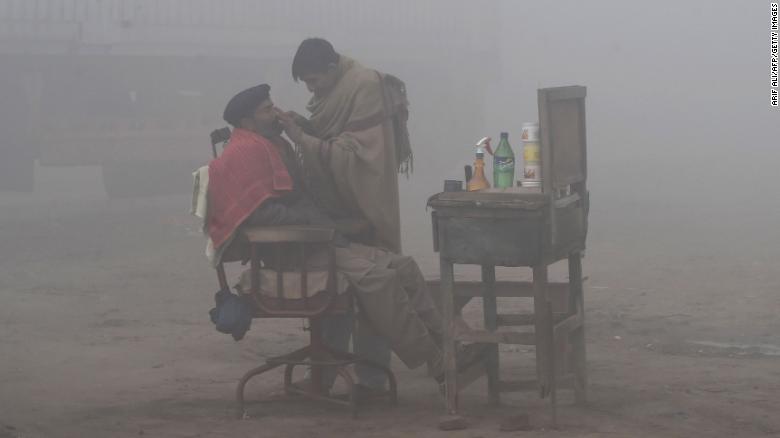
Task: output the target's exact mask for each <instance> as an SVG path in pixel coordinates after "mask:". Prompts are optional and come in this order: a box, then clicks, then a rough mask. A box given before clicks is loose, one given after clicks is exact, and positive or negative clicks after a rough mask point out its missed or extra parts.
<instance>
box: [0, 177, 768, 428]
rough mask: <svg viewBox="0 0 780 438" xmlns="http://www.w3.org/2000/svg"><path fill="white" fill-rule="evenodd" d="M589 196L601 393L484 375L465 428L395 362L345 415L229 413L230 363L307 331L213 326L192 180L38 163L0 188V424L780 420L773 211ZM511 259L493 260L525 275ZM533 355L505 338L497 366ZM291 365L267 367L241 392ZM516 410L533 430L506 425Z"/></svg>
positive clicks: (241, 366)
mask: <svg viewBox="0 0 780 438" xmlns="http://www.w3.org/2000/svg"><path fill="white" fill-rule="evenodd" d="M598 195H599V194H598V193H597V192H595V191H594V196H593V210H592V212H591V233H590V235H589V239H588V251H587V255H586V258H585V265H584V270H585V275H587V276H588V277H589V280H588V281H587V288H586V308H587V342H588V364H589V372H590V388H589V390H590V394H589V395H590V403H589V404H588V405H587V406H586V407H576V406H574V405H573V403H572V396H571V394H570V393H569V392H566V391H563V392H562V394H561V406H562V407H561V410H560V422H561V428H560V430H557V431H553V430H550V429H549V427H548V424H549V410H548V409H547V404H546V402H545V401H543V400H539V399H538V398H536V396H535V394H532V393H527V394H517V395H509V396H506V397H504V399H503V402H504V403H503V407H501V408H500V409H497V410H490V409H488V408H487V407H486V397H485V394H484V389H485V384H484V381H480V382H478V383H476V384H474V385H473V386H471V387H470V388H469V389H468V390H467V391H466V393H465V396H464V398H463V402H462V406H463V411H464V413H466V414H467V415H468V416H469V419H470V423H471V424H470V427H469V428H468V429H467V430H463V431H457V432H440V431H438V430H437V429H436V427H435V426H436V420H437V418H438V416H439V415H441V414H442V404H441V402H440V400H439V398H438V393H437V389H436V387H435V386H434V385H433V384H432V383H431V381H430V379H429V378H428V377H426V375H425V371H424V370H422V369H419V370H414V371H408V370H406V369H404V367H403V365H402V364H400V363H398V362H397V361H396V362H395V363H394V368H395V369H396V371H397V373H398V377H399V380H400V388H399V390H400V405H399V406H398V407H396V408H388V407H386V406H384V405H382V404H376V405H372V406H368V407H366V409H364V410H363V411H362V413H361V416H360V418H358V419H357V420H352V419H350V417H349V415H348V414H347V412H346V411H345V410H343V409H341V408H338V407H330V406H322V405H321V404H316V403H310V402H300V401H297V402H290V401H284V402H279V403H273V404H269V403H263V404H255V405H252V406H251V408H250V414H251V418H250V419H247V420H243V421H239V420H236V419H234V417H233V390H234V385H235V383H236V381H237V379H238V377H239V376H240V375H241V374H242V373H243V372H244V371H245V370H246V369H248V368H250V367H252V366H254V364H255V363H257V361H258V360H260V359H262V358H263V357H266V356H270V355H275V354H279V353H281V352H283V351H287V350H290V349H292V348H294V347H295V346H296V345H300V344H301V343H303V342H304V339H305V334H304V333H303V332H302V331H301V322H300V321H298V320H295V321H285V322H274V321H255V322H254V324H253V327H252V330H251V331H250V333H249V334H248V335H247V337H246V338H245V339H244V340H243V341H241V342H233V340H232V339H230V337H228V336H226V335H222V334H220V333H217V332H216V331H215V330H214V328H213V326H212V324H211V323H210V321H209V320H208V316H207V311H208V309H209V308H210V307H211V306H212V301H211V300H212V294H213V292H214V291H215V290H216V287H215V286H216V279H215V276H214V275H213V271H212V270H210V269H209V267H208V265H207V262H206V260H205V258H204V257H203V247H204V242H203V239H202V237H201V236H200V234H199V231H198V224H197V222H196V221H195V220H194V218H191V217H189V216H188V215H187V209H188V197H187V196H185V195H182V196H166V197H158V198H149V199H133V200H126V201H115V200H108V199H106V198H105V195H104V193H103V192H102V189H101V188H100V186H99V172H98V171H97V170H95V169H92V168H85V169H81V170H78V171H77V170H73V169H71V170H69V171H54V170H42V171H41V172H40V174H39V182H38V190H37V192H36V193H34V194H32V195H20V194H16V195H14V194H0V244H1V245H2V251H0V437H3V438H5V437H25V438H31V437H74V438H75V437H84V438H86V437H139V436H145V437H182V438H183V437H346V436H355V437H407V436H418V437H443V436H448V437H457V438H460V437H463V438H477V437H484V438H487V437H503V436H529V437H534V436H565V437H600V436H616V437H727V436H735V437H749V436H780V416H778V406H780V319H779V318H778V316H777V312H778V309H780V294H779V293H778V291H780V280H778V277H777V275H776V273H777V272H779V271H780V257H778V256H780V249H778V245H777V243H778V242H780V239H778V231H777V227H776V224H777V219H778V216H780V211H777V210H775V211H770V212H768V213H767V214H755V215H750V214H746V211H756V210H750V209H743V208H740V209H736V210H733V211H723V209H721V208H719V205H718V203H717V202H714V201H713V202H712V203H711V205H700V206H697V207H696V208H695V209H694V208H691V207H690V206H687V205H685V204H684V203H668V204H664V205H661V204H658V203H657V202H656V203H655V204H653V203H652V202H642V201H638V200H630V201H629V200H625V201H619V200H617V199H612V200H608V201H609V202H610V204H609V205H606V204H605V202H607V200H604V199H600V198H599V196H598ZM418 201H419V199H413V200H412V201H407V205H406V206H405V208H409V205H410V204H415V206H414V208H415V209H416V210H414V212H415V214H414V215H409V217H408V218H407V217H406V216H405V218H404V220H405V223H404V226H405V229H406V230H408V232H407V233H406V234H405V242H404V243H405V245H406V252H407V253H408V254H410V255H414V256H416V257H417V258H418V260H419V262H420V263H421V265H422V266H423V269H424V271H426V273H427V274H430V275H431V276H435V275H436V271H437V264H436V259H435V256H434V255H433V254H432V253H431V250H430V235H429V233H430V231H429V230H430V228H429V225H428V224H427V222H426V217H425V212H424V208H423V206H422V204H421V203H418ZM653 202H655V201H653ZM415 215H416V216H415ZM771 230H774V231H771ZM554 271H555V272H554V275H553V276H554V277H555V276H557V277H558V278H562V277H561V276H562V275H563V273H562V271H561V270H560V269H558V267H556V269H555V270H554ZM474 272H475V271H473V270H469V269H459V270H457V271H456V273H457V274H458V275H459V276H461V277H464V278H467V277H469V276H470V275H473V274H474ZM518 272H519V274H518V273H515V272H510V271H506V270H500V271H499V278H501V277H502V276H509V275H528V272H526V271H525V270H520V271H518ZM501 305H502V306H513V305H515V304H514V303H511V302H502V303H501ZM476 311H477V309H476V307H470V308H469V311H468V315H470V316H472V317H474V316H476V315H477V313H476ZM531 360H532V352H531V351H529V350H522V349H508V348H506V349H503V350H502V366H503V370H502V372H503V373H504V374H505V375H506V376H507V377H508V376H510V375H512V374H518V373H520V372H522V371H523V370H525V369H527V368H528V367H529V366H530V365H531ZM280 379H281V376H280V374H279V373H270V374H269V375H268V377H266V378H265V379H263V380H262V381H260V382H258V384H257V385H255V386H253V387H252V388H251V389H250V392H249V394H250V396H259V395H261V394H262V393H263V392H268V391H270V390H273V389H275V388H278V387H279V384H280V381H281V380H280ZM515 412H526V413H528V414H529V416H530V418H531V422H532V424H533V426H534V430H533V431H530V432H515V433H506V432H499V431H498V423H499V421H500V420H501V419H502V418H503V417H504V416H506V415H510V414H512V413H515Z"/></svg>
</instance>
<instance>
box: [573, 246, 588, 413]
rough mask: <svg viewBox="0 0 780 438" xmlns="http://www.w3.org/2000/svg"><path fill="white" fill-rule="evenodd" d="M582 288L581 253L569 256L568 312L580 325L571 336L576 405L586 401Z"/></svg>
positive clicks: (583, 299)
mask: <svg viewBox="0 0 780 438" xmlns="http://www.w3.org/2000/svg"><path fill="white" fill-rule="evenodd" d="M584 301H585V297H584V293H583V287H582V253H580V252H575V253H572V254H569V312H572V313H574V312H576V313H578V314H579V315H580V320H581V321H582V325H581V326H580V327H579V328H577V329H576V330H574V332H573V333H572V334H571V343H572V348H573V353H574V360H573V361H572V362H573V364H574V373H575V376H576V377H577V380H576V382H575V385H574V398H575V400H576V402H577V403H578V404H584V403H586V402H587V400H588V390H587V387H588V371H587V364H586V354H585V306H584V304H585V303H584Z"/></svg>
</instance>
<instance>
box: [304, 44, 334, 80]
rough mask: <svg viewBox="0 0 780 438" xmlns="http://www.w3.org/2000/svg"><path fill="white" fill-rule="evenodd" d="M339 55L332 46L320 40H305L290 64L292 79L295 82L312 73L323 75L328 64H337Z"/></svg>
mask: <svg viewBox="0 0 780 438" xmlns="http://www.w3.org/2000/svg"><path fill="white" fill-rule="evenodd" d="M338 62H339V54H338V53H336V51H335V50H334V49H333V45H332V44H331V43H329V42H328V41H327V40H324V39H322V38H307V39H305V40H303V42H301V45H300V46H298V51H296V52H295V58H293V63H292V77H293V79H294V80H295V82H298V79H301V78H302V77H303V76H305V75H308V74H312V73H324V72H325V71H326V70H327V69H328V65H329V64H337V63H338Z"/></svg>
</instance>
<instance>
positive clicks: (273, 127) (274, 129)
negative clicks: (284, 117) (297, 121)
mask: <svg viewBox="0 0 780 438" xmlns="http://www.w3.org/2000/svg"><path fill="white" fill-rule="evenodd" d="M282 132H284V128H282V124H281V123H279V119H275V120H274V121H273V122H271V124H270V126H265V127H262V128H260V134H261V135H262V136H263V137H267V138H273V137H278V136H280V135H282Z"/></svg>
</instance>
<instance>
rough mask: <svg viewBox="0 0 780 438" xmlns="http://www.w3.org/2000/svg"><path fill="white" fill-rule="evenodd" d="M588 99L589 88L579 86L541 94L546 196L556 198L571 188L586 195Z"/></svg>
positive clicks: (544, 91)
mask: <svg viewBox="0 0 780 438" xmlns="http://www.w3.org/2000/svg"><path fill="white" fill-rule="evenodd" d="M585 95H586V89H585V87H582V86H578V85H575V86H568V87H555V88H542V89H540V90H539V91H538V100H539V133H540V137H541V153H542V157H541V158H542V192H544V193H551V194H554V193H555V192H556V190H560V189H565V188H566V187H567V186H570V185H571V186H575V187H574V189H575V190H576V191H578V192H580V191H582V194H584V191H585V182H586V179H587V153H586V152H587V147H586V136H585Z"/></svg>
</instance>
